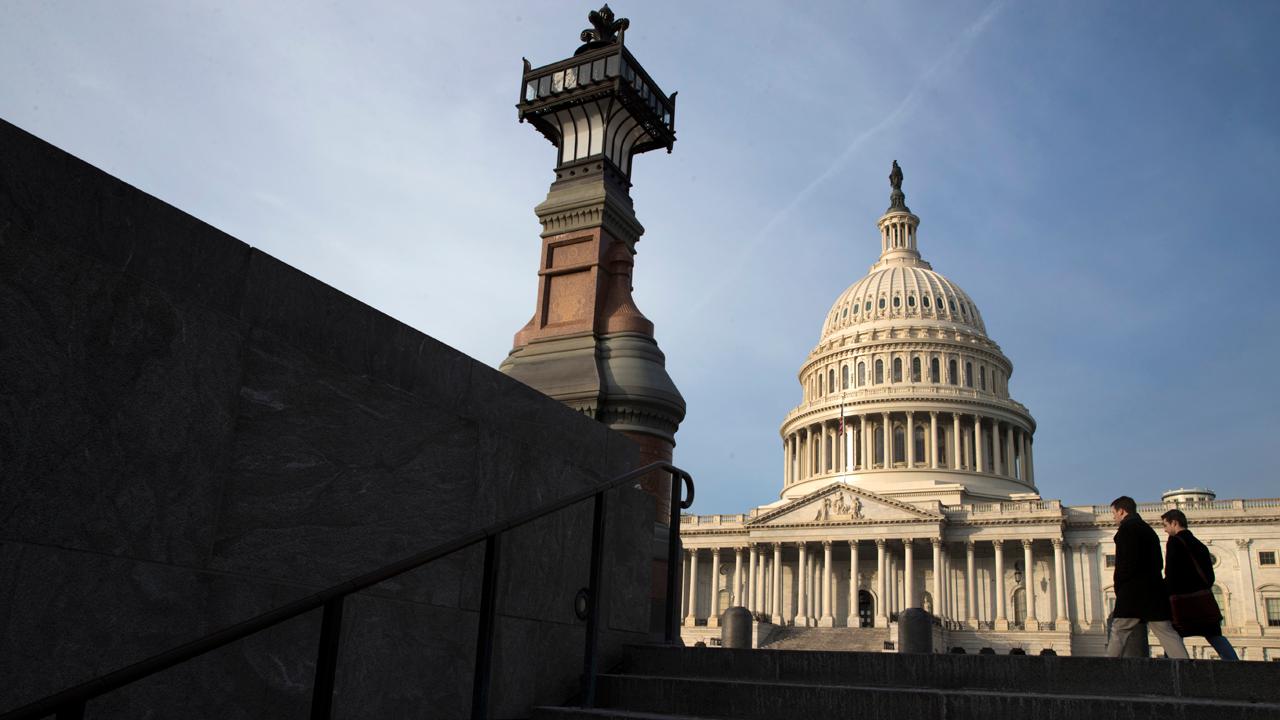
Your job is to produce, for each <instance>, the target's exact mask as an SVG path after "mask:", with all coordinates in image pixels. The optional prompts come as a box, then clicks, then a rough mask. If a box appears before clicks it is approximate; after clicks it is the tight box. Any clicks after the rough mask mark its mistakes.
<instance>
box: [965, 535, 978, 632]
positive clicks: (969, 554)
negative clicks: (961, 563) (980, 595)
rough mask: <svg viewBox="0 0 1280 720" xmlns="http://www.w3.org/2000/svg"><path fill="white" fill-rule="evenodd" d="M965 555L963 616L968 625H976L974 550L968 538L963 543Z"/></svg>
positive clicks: (976, 586) (976, 587)
mask: <svg viewBox="0 0 1280 720" xmlns="http://www.w3.org/2000/svg"><path fill="white" fill-rule="evenodd" d="M964 555H965V558H964V559H965V568H964V570H965V574H964V617H965V622H966V623H968V625H969V627H971V628H976V627H978V602H977V599H976V598H975V597H974V594H975V593H976V592H977V589H978V584H977V582H976V577H975V572H974V559H975V558H974V552H973V541H972V540H970V541H968V542H966V543H965V544H964Z"/></svg>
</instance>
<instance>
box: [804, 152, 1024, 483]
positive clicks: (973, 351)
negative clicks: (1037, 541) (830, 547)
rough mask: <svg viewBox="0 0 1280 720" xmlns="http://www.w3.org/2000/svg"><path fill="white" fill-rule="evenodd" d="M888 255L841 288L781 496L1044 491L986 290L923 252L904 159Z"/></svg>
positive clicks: (889, 221) (808, 384)
mask: <svg viewBox="0 0 1280 720" xmlns="http://www.w3.org/2000/svg"><path fill="white" fill-rule="evenodd" d="M890 185H891V186H892V193H891V194H890V198H889V199H890V205H889V209H888V210H887V211H886V212H885V214H884V215H883V216H881V218H880V219H879V221H878V222H877V227H878V228H879V230H880V257H879V259H878V260H877V261H876V263H875V264H874V265H872V266H871V268H870V271H869V272H868V274H867V275H866V276H865V277H863V278H861V279H859V280H858V281H857V282H855V283H853V284H852V285H850V286H849V287H848V289H846V290H845V291H844V292H843V293H841V294H840V296H839V297H838V298H837V299H836V301H835V303H834V304H833V305H832V306H831V310H830V311H829V312H828V313H827V316H826V319H825V320H824V321H823V325H822V331H821V334H820V337H819V341H818V345H817V347H815V348H814V349H813V351H812V352H810V353H809V357H808V358H807V359H806V360H805V363H804V365H803V366H802V367H801V368H800V373H799V380H800V384H801V387H802V389H803V399H802V402H801V404H800V405H799V406H798V407H796V408H795V409H794V410H792V411H791V412H790V413H788V415H787V417H786V418H785V419H784V421H783V423H782V428H781V434H782V438H783V451H784V457H785V480H784V487H783V491H782V497H783V498H794V497H801V496H804V495H806V494H808V493H812V492H814V491H816V490H819V489H821V488H822V487H825V486H827V485H831V484H833V483H837V482H840V483H847V484H849V485H853V486H861V487H864V488H866V489H867V490H871V491H873V492H877V493H881V494H886V495H898V496H903V499H906V500H913V501H919V500H924V499H927V498H933V499H940V500H942V501H944V502H962V501H965V500H966V499H970V498H977V499H982V498H986V499H993V500H995V499H1010V498H1034V497H1038V496H1039V495H1038V492H1037V490H1036V486H1035V482H1034V473H1033V469H1032V460H1031V453H1032V450H1031V442H1032V436H1033V435H1034V432H1035V420H1034V419H1033V418H1032V417H1031V415H1030V413H1029V412H1028V411H1027V409H1026V408H1025V407H1023V406H1022V405H1021V404H1019V403H1018V402H1016V401H1014V400H1013V398H1012V397H1011V396H1010V395H1009V386H1008V382H1009V377H1010V376H1011V375H1012V373H1013V364H1012V363H1011V362H1010V361H1009V359H1008V358H1007V357H1005V355H1004V353H1003V352H1001V350H1000V347H999V345H997V344H996V343H995V342H994V341H992V340H991V339H990V338H989V337H988V336H987V330H986V325H985V324H984V323H983V321H982V314H981V312H980V311H979V310H978V306H977V304H976V303H975V302H974V301H973V299H972V298H970V297H969V295H968V294H967V293H965V292H964V290H962V289H960V287H959V286H957V285H956V284H955V283H953V282H951V281H950V280H948V279H947V278H946V277H945V276H943V275H942V274H941V273H938V272H936V271H934V270H933V268H932V266H930V265H929V263H928V262H926V261H925V260H924V259H923V258H922V257H921V255H920V251H919V248H918V245H917V236H916V230H917V228H918V227H919V224H920V218H918V217H917V216H916V215H915V214H913V213H912V212H911V210H910V209H909V208H908V207H907V205H906V196H905V195H904V194H903V192H902V171H901V169H900V168H899V167H898V164H897V163H896V162H895V163H894V164H893V173H892V174H891V175H890Z"/></svg>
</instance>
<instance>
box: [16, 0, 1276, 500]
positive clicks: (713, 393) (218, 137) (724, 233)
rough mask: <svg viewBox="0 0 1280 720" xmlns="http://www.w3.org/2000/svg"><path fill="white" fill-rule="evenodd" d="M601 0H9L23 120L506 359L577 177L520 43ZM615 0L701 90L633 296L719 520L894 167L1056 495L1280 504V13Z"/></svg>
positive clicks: (561, 43)
mask: <svg viewBox="0 0 1280 720" xmlns="http://www.w3.org/2000/svg"><path fill="white" fill-rule="evenodd" d="M592 7H593V6H590V5H589V4H586V3H575V2H561V1H559V0H557V1H555V2H546V1H544V2H537V3H519V2H506V1H504V0H495V1H491V2H486V3H467V4H464V3H448V4H446V3H440V2H422V1H420V0H419V1H415V2H379V1H366V2H316V1H314V0H313V1H311V2H294V1H291V0H273V2H270V3H261V2H249V1H245V0H217V1H216V2H200V1H195V0H184V2H181V3H169V2H160V1H159V0H149V1H143V0H118V1H116V2H106V1H105V0H90V1H88V2H86V1H84V0H78V1H74V2H73V1H70V0H5V2H4V10H3V21H2V22H0V67H3V68H4V71H3V72H0V118H3V119H4V120H7V121H9V122H11V123H13V124H16V125H18V126H19V127H22V128H23V129H25V130H28V131H29V132H32V133H34V134H35V135H37V136H39V137H41V138H43V139H45V140H47V141H49V142H51V143H53V144H55V145H57V146H59V147H61V148H63V149H65V150H67V151H69V152H71V153H72V154H74V155H76V156H78V157H80V158H83V159H84V160H86V161H88V162H90V163H92V164H94V165H96V166H97V167H100V168H102V169H103V170H105V171H107V172H109V173H111V174H112V175H115V176H117V177H119V178H121V179H123V180H125V181H127V182H129V183H130V184H132V185H134V186H136V187H138V188H140V189H142V190H144V191H146V192H148V193H151V194H152V195H155V196H156V197H159V198H160V199H162V200H164V201H166V202H168V203H171V204H173V205H175V206H177V207H178V208H181V209H182V210H184V211H186V212H188V213H191V214H192V215H194V216H196V217H198V218H200V219H201V220H204V221H206V222H208V223H210V224H212V225H214V226H216V227H218V228H221V229H222V230H225V231H227V232H229V233H231V234H232V235H235V236H236V237H238V238H240V239H241V240H243V241H245V242H247V243H249V244H250V245H253V246H255V247H257V248H260V249H261V250H263V251H265V252H268V253H270V254H272V255H274V256H276V257H278V258H280V259H282V260H284V261H285V262H288V263H289V264H291V265H294V266H295V267H298V268H300V269H302V270H303V271H305V272H307V273H309V274H311V275H313V276H315V277H316V278H319V279H320V280H322V281H324V282H326V283H328V284H330V285H332V286H334V287H336V288H338V289H340V290H342V291H344V292H346V293H348V294H350V295H352V296H354V297H356V298H358V299H360V300H362V301H364V302H366V303H368V304H369V305H372V306H373V307H376V308H378V309H380V310H382V311H384V312H386V313H388V314H389V315H391V316H393V317H395V318H397V319H399V320H401V321H403V322H405V323H407V324H409V325H411V326H413V327H415V328H417V329H419V330H421V331H423V332H425V333H427V334H429V335H431V336H433V337H435V338H437V339H439V340H441V341H443V342H445V343H447V344H449V345H451V346H453V347H455V348H457V349H458V350H461V351H463V352H465V353H467V354H469V355H471V356H473V357H475V358H478V359H480V360H481V361H483V362H485V363H487V364H489V365H492V366H494V367H496V366H497V365H498V364H499V363H500V362H501V361H502V360H503V358H504V357H505V356H506V355H507V353H508V352H509V351H510V349H511V342H512V337H513V335H514V333H515V332H516V331H517V330H518V329H520V327H521V326H523V325H524V323H525V322H526V321H527V320H528V319H529V317H530V316H531V315H532V313H533V303H534V297H535V293H536V288H537V276H536V271H537V264H538V256H539V249H540V239H539V231H540V227H539V225H538V223H537V219H536V217H535V216H534V213H533V207H534V206H535V205H536V204H537V203H539V202H540V201H542V200H543V198H545V196H546V191H547V187H548V185H549V184H550V182H551V180H552V179H553V173H552V170H553V167H554V163H555V151H554V148H553V147H552V146H551V144H550V143H548V142H547V141H546V140H545V139H544V138H543V137H542V136H541V135H540V134H539V133H538V132H537V131H535V130H534V129H533V128H532V127H531V126H529V125H527V124H526V125H521V124H519V123H518V122H517V119H516V111H515V108H514V105H515V103H516V101H517V100H518V93H519V89H520V73H521V57H527V58H529V60H530V61H531V62H532V63H533V64H534V65H535V66H537V65H542V64H546V63H550V62H554V61H556V60H559V59H562V58H564V57H567V56H569V55H570V54H572V52H573V50H574V49H575V48H576V47H577V46H578V44H579V40H578V34H579V32H580V31H581V30H582V29H583V28H585V27H587V23H586V13H587V11H588V10H590V9H592ZM613 9H614V10H615V11H616V12H617V14H618V15H619V16H622V17H628V18H629V19H630V20H631V28H630V30H628V32H627V36H626V39H627V45H628V47H629V48H630V49H631V51H632V52H633V53H634V54H635V56H636V57H637V58H638V59H639V61H640V62H641V63H642V64H643V65H644V66H645V68H646V69H647V70H648V72H649V74H650V75H651V76H652V77H653V78H654V79H655V80H656V81H657V82H658V83H659V84H660V85H661V86H662V88H663V89H664V90H665V91H667V92H668V93H670V92H671V91H679V98H678V102H677V110H676V130H677V134H678V140H677V142H676V144H675V148H674V152H673V153H672V154H670V155H667V154H666V153H663V152H661V151H658V152H651V153H648V154H646V155H643V156H641V157H639V158H637V160H636V162H635V164H634V169H633V173H632V181H633V183H634V187H633V188H632V197H633V198H634V201H635V208H636V213H637V215H638V217H639V219H640V221H641V222H642V223H643V224H644V226H645V228H646V232H645V234H644V236H643V238H642V239H641V242H640V243H639V245H638V246H637V251H638V255H637V257H636V269H635V278H634V280H635V299H636V302H637V305H638V306H639V307H640V309H641V310H642V311H643V312H644V313H645V315H646V316H647V317H648V318H649V319H651V320H652V321H653V322H654V323H655V325H656V335H657V339H658V342H659V344H660V346H661V347H662V349H663V350H664V352H665V353H666V356H667V366H668V370H669V372H670V374H671V376H672V377H673V379H674V380H675V382H676V384H677V385H678V386H679V388H680V389H681V391H682V393H683V394H684V397H685V399H686V401H687V402H688V407H689V410H688V415H687V417H686V419H685V421H684V424H683V425H682V426H681V429H680V431H679V434H678V435H677V442H678V446H677V448H676V462H677V464H678V465H680V466H682V467H684V468H686V469H688V470H689V471H690V472H691V473H692V474H693V476H694V478H695V480H696V482H697V487H698V497H697V502H696V504H695V505H694V508H693V511H694V512H698V513H703V514H706V513H737V512H743V511H746V510H748V509H750V508H751V507H754V506H756V505H760V504H763V503H767V502H772V501H774V500H776V499H777V497H778V493H779V492H780V491H781V489H782V475H781V473H782V456H781V452H782V446H781V439H780V437H779V435H778V428H779V425H780V423H781V422H782V419H783V417H784V416H785V415H786V413H787V412H788V411H789V410H791V409H792V408H793V407H795V406H796V405H797V404H798V403H799V402H800V397H801V393H800V385H799V382H798V380H797V372H798V370H799V368H800V365H801V363H802V362H803V361H804V359H805V357H806V356H807V354H808V353H809V351H810V350H811V349H812V348H813V347H814V345H815V344H816V343H817V341H818V336H819V332H820V330H821V327H822V321H823V319H824V318H825V316H826V314H827V311H828V309H829V308H830V306H831V304H832V303H833V302H834V301H835V299H836V298H837V297H838V296H839V295H840V293H841V292H842V291H843V290H844V289H845V288H847V287H848V286H849V285H851V284H853V283H855V282H857V281H858V280H859V279H860V278H861V277H863V276H864V275H865V274H866V272H867V269H868V268H869V267H870V265H871V264H872V263H873V262H874V261H875V260H876V256H877V255H878V252H879V236H878V232H877V230H876V226H875V221H876V219H877V218H878V217H879V216H880V214H881V213H883V212H884V210H885V208H886V207H887V205H888V192H889V188H888V183H887V179H886V178H887V175H888V172H889V167H890V163H891V162H892V161H893V160H894V159H896V160H898V161H899V162H900V163H901V165H902V168H903V171H904V174H905V176H906V180H905V183H904V186H903V188H904V190H905V191H906V194H907V203H908V204H909V205H910V207H911V208H912V210H913V211H914V212H915V213H916V214H917V215H919V216H920V218H921V225H920V234H919V238H920V250H921V253H922V254H923V256H924V258H925V259H926V260H928V261H929V262H931V263H932V264H933V267H934V269H935V270H937V271H939V272H941V273H942V274H944V275H946V276H947V277H948V278H949V279H951V280H952V281H954V282H955V283H957V284H958V285H959V286H960V287H962V288H964V289H965V291H966V292H967V293H968V294H969V295H970V296H971V297H972V298H973V299H974V301H975V302H976V303H977V304H978V307H979V308H980V310H981V312H982V314H983V318H984V320H985V322H986V326H987V330H988V333H989V334H990V336H991V337H992V338H993V339H994V340H995V341H996V342H997V343H999V344H1000V345H1001V347H1002V349H1003V351H1004V353H1005V354H1006V355H1007V356H1008V357H1009V358H1010V359H1011V360H1012V362H1013V364H1014V373H1013V376H1012V378H1011V380H1010V390H1011V393H1012V395H1013V397H1014V398H1015V399H1017V400H1018V401H1019V402H1021V403H1023V404H1024V405H1026V406H1027V407H1028V408H1029V410H1030V411H1031V413H1032V415H1033V416H1034V417H1035V419H1036V421H1037V423H1038V428H1037V431H1036V435H1035V448H1036V449H1035V459H1036V482H1037V485H1038V486H1039V489H1040V492H1041V494H1042V495H1043V496H1044V497H1046V498H1059V499H1061V500H1063V501H1064V502H1066V503H1070V504H1086V503H1106V502H1110V500H1111V499H1112V498H1114V497H1115V496H1117V495H1120V494H1129V495H1133V496H1134V497H1136V498H1137V499H1138V500H1140V501H1154V500H1158V499H1159V496H1160V493H1161V492H1162V491H1164V490H1166V489H1170V488H1176V487H1184V486H1201V487H1209V488H1212V489H1214V490H1215V491H1216V492H1217V493H1218V497H1219V498H1230V497H1276V496H1280V476H1278V475H1277V472H1276V466H1277V463H1276V459H1275V457H1273V456H1272V455H1271V454H1270V453H1271V452H1272V451H1273V450H1278V449H1280V407H1278V404H1277V403H1278V400H1280V380H1278V379H1277V377H1278V376H1280V374H1278V373H1277V372H1276V367H1277V364H1278V361H1280V291H1278V290H1277V289H1276V287H1275V285H1276V282H1275V278H1276V275H1277V273H1278V272H1280V250H1278V249H1277V231H1276V228H1277V227H1280V201H1277V198H1276V192H1277V190H1278V189H1280V92H1277V91H1276V89H1275V88H1276V83H1277V80H1276V78H1277V77H1278V76H1280V44H1277V43H1275V42H1274V37H1273V36H1274V31H1275V29H1276V28H1278V27H1280V3H1275V2H1265V1H1258V2H1247V1H1245V0H1240V1H1233V2H1226V3H1208V2H1196V3H1193V2H1143V1H1133V2H1123V3H1116V2H1110V1H1105V0H1099V1H1094V0H1079V1H1075V2H1070V3H1066V2H1038V1H1031V0H995V1H994V2H991V1H989V0H978V1H977V2H971V1H969V0H955V1H954V2H947V3H936V2H916V1H915V0H894V1H891V2H847V1H846V2H819V1H814V2H807V3H802V4H801V3H780V2H775V3H763V2H754V1H750V0H748V1H745V2H736V3H709V2H690V1H688V0H686V1H685V2H681V3H675V2H657V1H653V0H650V1H648V2H643V3H641V2H626V0H618V1H617V2H616V3H614V5H613ZM0 162H3V158H0Z"/></svg>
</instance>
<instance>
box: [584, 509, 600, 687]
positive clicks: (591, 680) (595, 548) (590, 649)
mask: <svg viewBox="0 0 1280 720" xmlns="http://www.w3.org/2000/svg"><path fill="white" fill-rule="evenodd" d="M605 507H606V506H605V491H601V492H598V493H596V497H595V503H593V511H592V513H593V514H592V518H591V570H590V574H589V575H588V580H587V640H586V643H587V646H586V650H585V651H584V654H583V659H582V665H583V667H582V707H587V708H589V707H593V706H594V705H595V702H596V665H597V664H598V660H599V659H598V657H597V650H598V646H599V640H598V635H599V632H600V606H601V604H602V603H601V601H602V600H603V598H604V583H603V582H602V581H601V578H600V574H601V573H600V569H601V566H602V565H603V563H604V521H605Z"/></svg>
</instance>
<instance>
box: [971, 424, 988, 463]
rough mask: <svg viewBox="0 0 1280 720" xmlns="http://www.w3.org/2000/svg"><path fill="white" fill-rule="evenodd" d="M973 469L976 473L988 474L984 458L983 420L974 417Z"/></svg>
mask: <svg viewBox="0 0 1280 720" xmlns="http://www.w3.org/2000/svg"><path fill="white" fill-rule="evenodd" d="M973 469H974V472H986V467H985V464H984V463H983V458H982V418H981V417H979V416H977V415H974V416H973Z"/></svg>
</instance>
